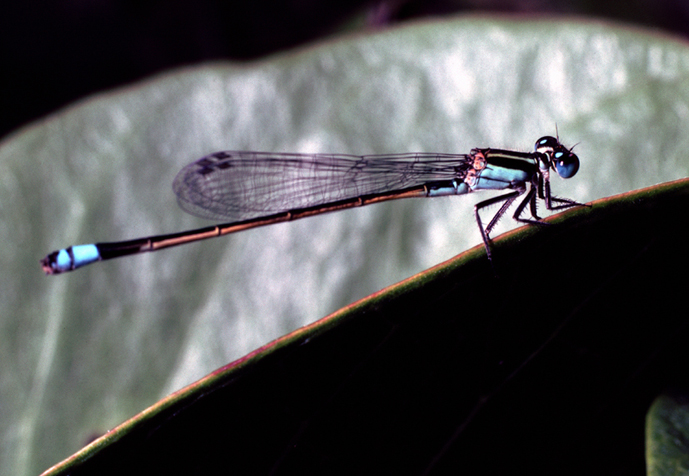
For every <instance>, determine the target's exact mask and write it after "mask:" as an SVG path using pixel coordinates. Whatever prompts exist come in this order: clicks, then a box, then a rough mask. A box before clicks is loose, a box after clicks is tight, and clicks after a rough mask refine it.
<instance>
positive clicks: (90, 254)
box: [41, 244, 101, 274]
mask: <svg viewBox="0 0 689 476" xmlns="http://www.w3.org/2000/svg"><path fill="white" fill-rule="evenodd" d="M100 259H101V256H100V252H99V251H98V247H97V246H96V245H93V244H91V245H76V246H70V247H69V248H64V249H61V250H58V251H55V252H53V253H51V254H49V255H48V256H46V257H45V259H44V260H43V261H41V264H42V265H43V269H44V270H45V271H46V272H49V273H50V274H59V273H64V272H66V271H71V270H73V269H76V268H80V267H82V266H86V265H87V264H91V263H93V262H94V261H98V260H100ZM47 268H49V269H50V271H49V270H48V269H47Z"/></svg>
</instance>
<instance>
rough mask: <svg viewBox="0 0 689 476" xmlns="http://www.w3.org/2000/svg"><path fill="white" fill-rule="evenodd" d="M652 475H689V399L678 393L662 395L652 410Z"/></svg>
mask: <svg viewBox="0 0 689 476" xmlns="http://www.w3.org/2000/svg"><path fill="white" fill-rule="evenodd" d="M646 459H647V460H648V473H647V474H648V475H649V476H668V475H677V474H689V402H687V397H686V394H684V395H682V394H681V393H678V392H671V393H665V394H663V395H661V396H659V397H658V398H657V399H656V400H655V401H654V402H653V405H652V406H651V409H650V410H649V412H648V419H647V424H646Z"/></svg>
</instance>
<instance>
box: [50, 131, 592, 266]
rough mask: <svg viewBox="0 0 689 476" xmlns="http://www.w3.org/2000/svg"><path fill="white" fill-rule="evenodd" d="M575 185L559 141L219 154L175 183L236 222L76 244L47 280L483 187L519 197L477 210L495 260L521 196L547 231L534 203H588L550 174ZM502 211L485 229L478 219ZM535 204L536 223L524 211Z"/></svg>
mask: <svg viewBox="0 0 689 476" xmlns="http://www.w3.org/2000/svg"><path fill="white" fill-rule="evenodd" d="M551 169H552V170H555V171H556V172H557V173H558V175H560V177H563V178H570V177H572V176H573V175H574V174H576V173H577V170H579V158H578V157H577V156H576V155H575V154H574V153H573V152H572V150H571V149H567V148H566V147H564V146H563V145H562V144H561V143H560V141H559V139H558V138H555V137H551V136H545V137H541V138H540V139H538V141H536V145H535V149H534V152H515V151H511V150H502V149H490V148H488V149H473V150H472V151H471V152H470V153H469V154H435V153H418V154H414V153H408V154H393V155H368V156H356V155H343V154H290V153H269V152H235V151H226V152H216V153H215V154H211V155H208V156H206V157H203V158H202V159H199V160H197V161H196V162H194V163H192V164H190V165H187V166H186V167H184V168H183V169H182V170H181V171H180V173H179V174H178V175H177V177H176V178H175V180H174V183H173V190H174V192H175V193H176V194H177V198H178V201H179V204H180V206H181V207H182V208H183V209H184V210H185V211H187V212H189V213H192V214H194V215H197V216H200V217H204V218H212V219H218V220H220V219H223V220H228V221H229V223H225V224H221V225H215V226H209V227H206V228H201V229H198V230H190V231H184V232H180V233H173V234H169V235H157V236H150V237H147V238H139V239H136V240H130V241H119V242H114V243H95V244H89V245H77V246H70V247H68V248H64V249H61V250H58V251H53V252H52V253H50V254H49V255H48V256H46V257H45V258H43V259H42V260H41V265H42V266H43V270H44V271H45V272H46V274H59V273H64V272H66V271H72V270H74V269H77V268H80V267H82V266H85V265H87V264H90V263H93V262H94V261H102V260H106V259H111V258H117V257H120V256H126V255H132V254H137V253H143V252H145V251H157V250H160V249H163V248H168V247H170V246H177V245H182V244H185V243H191V242H192V241H198V240H204V239H206V238H213V237H216V236H222V235H227V234H229V233H234V232H236V231H241V230H246V229H249V228H254V227H257V226H263V225H270V224H273V223H280V222H284V221H291V220H296V219H298V218H304V217H308V216H312V215H318V214H321V213H326V212H332V211H336V210H344V209H346V208H352V207H360V206H364V205H369V204H372V203H378V202H383V201H386V200H395V199H398V198H411V197H437V196H443V195H462V194H466V193H470V192H474V191H479V190H507V189H509V190H512V191H511V192H509V193H506V194H504V195H500V196H497V197H493V198H490V199H488V200H484V201H482V202H480V203H478V204H476V206H475V207H474V214H475V217H476V222H477V223H478V227H479V230H480V231H481V237H482V238H483V243H484V245H485V247H486V253H487V255H488V259H491V250H490V246H489V240H490V238H489V237H490V232H491V231H492V230H493V228H494V227H495V225H496V224H497V222H498V220H499V219H500V217H502V216H503V215H504V214H505V212H506V211H507V209H508V208H509V207H510V205H512V203H513V202H514V201H515V200H516V199H517V198H519V197H520V196H522V195H524V198H523V200H522V201H521V202H520V203H519V205H517V208H516V210H515V212H514V215H513V218H514V219H515V220H516V221H518V222H520V223H529V224H543V223H542V222H541V221H540V220H541V218H540V217H539V216H538V214H537V200H543V201H544V202H545V206H546V208H547V209H548V210H559V209H563V208H569V207H573V206H576V205H581V204H580V203H577V202H575V201H573V200H567V199H563V198H556V197H554V196H553V195H552V194H551V192H550V170H551ZM501 202H502V206H501V207H500V209H499V210H498V211H497V213H496V214H495V215H494V216H493V218H492V219H491V220H490V222H488V225H487V226H485V227H484V226H483V224H482V222H481V218H480V216H479V212H480V211H481V210H482V209H483V208H485V207H487V206H489V205H493V204H496V203H501ZM527 206H528V207H529V211H530V213H531V218H523V217H522V214H523V213H524V210H525V209H526V207H527Z"/></svg>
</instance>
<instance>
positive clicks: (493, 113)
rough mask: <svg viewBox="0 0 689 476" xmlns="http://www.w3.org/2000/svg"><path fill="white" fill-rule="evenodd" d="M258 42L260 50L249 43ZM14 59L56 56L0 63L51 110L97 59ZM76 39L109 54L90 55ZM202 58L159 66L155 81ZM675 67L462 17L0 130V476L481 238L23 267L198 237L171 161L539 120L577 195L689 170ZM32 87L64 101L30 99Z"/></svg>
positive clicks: (518, 26)
mask: <svg viewBox="0 0 689 476" xmlns="http://www.w3.org/2000/svg"><path fill="white" fill-rule="evenodd" d="M15 8H19V7H15ZM72 8H77V7H75V6H72ZM151 8H152V7H151ZM393 10H394V9H393ZM74 11H76V10H74ZM152 11H156V12H158V10H157V9H153V8H152ZM171 11H172V10H171ZM199 11H200V10H199ZM376 11H378V12H380V10H376ZM115 13H117V12H115ZM208 16H210V17H212V16H213V15H208ZM374 16H375V15H374ZM383 16H385V15H383ZM72 17H74V18H76V17H78V15H72ZM105 17H107V18H108V19H113V18H119V17H118V15H115V14H113V15H108V14H107V13H106V14H105ZM8 18H10V19H11V18H12V15H8V16H5V19H8ZM156 18H158V19H159V20H161V21H163V20H165V19H169V16H165V15H161V16H158V17H156ZM218 18H222V17H218ZM354 18H355V17H352V16H350V17H348V19H347V20H346V21H347V22H351V21H353V19H354ZM283 21H285V22H286V23H287V24H290V22H289V21H286V18H283ZM340 21H341V22H343V20H342V19H340ZM14 23H16V24H22V22H18V21H15V22H14ZM26 23H30V22H26ZM55 23H56V24H57V23H59V22H55ZM355 23H356V22H355ZM342 24H344V23H342ZM36 25H37V24H34V27H36ZM38 25H39V26H40V25H41V23H40V22H39V23H38ZM161 25H167V24H166V23H165V22H163V23H161ZM292 25H294V24H292ZM61 28H63V29H65V30H69V28H66V27H65V26H64V25H61ZM90 28H93V30H88V31H91V32H92V33H93V35H85V36H84V37H80V40H79V41H78V42H77V44H78V45H82V44H84V45H86V44H88V43H89V41H87V40H88V38H90V37H91V36H92V37H93V38H100V37H101V36H102V37H103V38H106V37H107V38H110V37H112V35H108V34H107V31H108V30H107V29H105V30H104V29H103V28H100V29H99V28H98V23H94V24H93V25H90ZM113 28H114V30H113V31H120V30H119V28H120V27H119V25H118V24H115V25H114V26H113ZM218 28H219V29H223V28H225V27H224V26H221V27H218ZM227 29H228V30H231V28H227ZM293 29H295V30H297V29H298V28H296V26H294V27H293ZM162 30H165V31H168V30H169V29H166V28H162ZM162 30H158V31H162ZM8 31H9V32H12V31H13V30H12V28H8V29H6V30H5V32H8ZM34 31H37V32H39V33H42V32H44V31H46V30H44V29H41V28H40V27H36V28H34ZM47 31H51V30H50V29H49V28H48V29H47ZM135 31H143V32H145V31H148V30H147V29H146V28H143V27H141V28H139V29H138V30H135ZM153 31H154V32H155V31H156V30H153ZM198 31H203V28H201V29H199V30H198ZM209 31H212V29H211V30H209ZM97 33H98V34H97ZM149 33H150V32H149ZM5 34H7V33H5ZM254 36H256V37H259V36H260V34H259V33H258V32H256V33H255V34H254V35H246V38H244V40H246V41H248V38H249V37H251V38H253V37H254ZM17 37H18V36H14V37H13V38H12V39H13V41H14V42H16V41H17V39H16V38H17ZM118 37H119V38H120V39H122V38H126V41H125V40H122V41H123V42H125V43H126V44H131V45H133V46H132V51H134V50H136V51H138V52H139V53H140V54H141V55H142V56H145V57H146V58H149V57H151V56H156V55H155V53H154V54H151V53H150V51H149V50H147V46H148V47H149V48H150V49H152V50H153V51H155V52H158V50H156V48H154V47H152V46H151V45H153V46H155V45H157V44H158V43H156V41H154V39H155V38H157V37H156V36H155V33H150V38H151V41H150V42H148V43H147V42H146V41H143V40H141V37H136V38H137V40H136V41H132V42H131V43H129V41H130V37H128V36H127V35H125V34H119V35H118ZM20 43H21V44H20V45H18V47H19V46H21V47H24V48H29V47H33V48H35V51H44V54H46V55H47V54H48V53H47V52H50V51H51V48H61V50H60V51H61V52H63V53H64V54H63V55H58V56H57V57H58V58H61V59H64V58H67V59H69V58H70V57H72V58H73V60H72V61H71V62H70V61H65V62H63V61H60V63H61V64H67V65H70V66H72V68H66V70H65V71H67V72H64V71H61V70H59V69H58V68H51V67H50V66H51V63H50V62H48V61H47V60H46V61H44V62H41V61H38V60H37V58H36V57H35V56H32V53H31V52H32V51H34V50H30V49H29V50H24V51H25V53H24V54H19V55H17V57H18V58H21V59H22V60H23V61H24V62H25V63H26V64H32V65H33V64H42V65H43V66H42V68H41V70H40V71H32V70H31V68H30V67H26V68H21V67H12V64H11V63H9V62H7V65H8V67H7V68H5V70H6V71H10V72H15V71H22V72H24V71H31V73H32V74H30V75H29V76H30V77H32V78H33V79H32V82H25V84H27V85H29V86H30V90H31V92H32V94H33V95H34V96H35V98H37V99H38V103H40V104H41V105H42V106H45V107H48V109H50V108H52V107H55V106H56V105H59V104H63V103H65V102H66V101H68V100H69V99H70V98H71V97H70V96H69V94H67V93H65V91H68V90H69V88H67V87H64V86H65V85H71V84H72V83H77V82H79V81H80V78H81V77H83V76H89V75H91V74H90V73H89V72H88V71H87V72H84V70H81V69H79V68H78V67H76V66H78V65H81V64H83V65H86V66H89V67H92V68H94V71H95V69H97V68H96V66H98V64H105V63H107V61H103V62H102V63H93V62H90V61H89V60H88V58H90V57H89V56H85V55H82V54H81V52H82V50H81V49H80V48H81V46H79V47H75V48H69V47H68V46H69V45H72V43H68V44H64V43H60V42H58V41H52V38H51V37H47V36H41V35H40V34H38V35H34V36H32V37H27V38H26V39H25V40H22V41H21V42H20ZM220 43H222V41H221V42H220ZM6 44H12V42H11V41H10V42H8V43H6ZM166 44H168V43H166ZM36 45H38V46H36ZM99 45H100V47H101V49H100V50H99V49H98V47H99ZM91 46H94V50H95V51H97V52H99V54H100V57H103V58H110V59H113V55H110V54H108V53H109V50H107V49H102V44H99V43H98V42H94V45H91ZM171 49H175V48H174V47H173V48H171ZM223 54H224V51H223V53H221V54H210V55H208V56H202V57H201V58H200V59H203V58H217V57H219V56H222V55H223ZM256 54H258V53H256ZM164 56H165V55H161V56H160V57H161V58H163V59H164ZM238 56H241V55H238ZM248 56H252V55H248ZM115 57H117V55H115ZM39 58H40V57H39ZM198 59H199V57H193V55H191V56H190V57H188V58H187V59H181V60H179V59H177V60H174V61H172V63H169V62H165V61H163V60H162V59H161V62H160V63H159V64H158V65H157V66H154V67H153V70H159V69H162V68H164V67H166V66H168V65H170V64H179V62H187V61H194V60H198ZM141 61H142V62H144V63H145V62H146V60H141ZM134 63H136V62H135V61H134ZM113 64H117V62H115V61H113ZM149 66H150V65H149ZM688 69H689V56H688V55H687V47H686V44H685V43H683V42H682V41H679V40H677V39H672V38H668V37H665V36H662V35H658V34H652V33H649V32H647V31H641V30H638V29H633V28H629V27H622V26H619V25H618V26H615V25H609V24H603V23H592V22H587V21H581V20H579V21H576V20H569V21H567V20H556V19H553V18H547V19H546V18H544V19H540V20H528V19H524V18H518V19H509V18H506V17H499V18H497V19H494V18H490V17H468V18H461V17H460V18H457V19H450V20H447V21H430V22H425V23H417V24H410V25H409V26H407V27H405V28H393V29H388V30H382V31H380V32H377V33H375V34H370V35H362V34H356V35H349V36H348V37H345V38H343V39H339V40H331V41H329V42H327V43H325V44H323V45H321V46H317V47H312V48H310V49H305V50H298V51H292V52H290V53H288V54H283V55H277V56H274V57H272V58H269V59H267V60H260V61H254V62H251V63H242V64H238V63H214V64H208V65H205V66H198V67H194V68H188V69H185V70H181V71H175V72H170V73H165V74H163V75H160V76H158V77H155V78H152V79H149V80H146V81H144V82H141V83H137V84H134V85H131V86H128V87H127V88H124V89H120V90H117V91H112V92H110V93H108V94H105V95H100V96H95V97H92V98H89V99H87V100H84V101H81V102H80V103H78V104H76V105H74V106H72V107H70V108H68V109H66V110H64V111H61V112H60V113H59V114H56V115H53V116H51V117H49V118H47V119H44V120H42V121H40V122H37V123H35V124H33V125H32V126H30V127H27V128H24V129H21V130H18V131H16V132H15V133H13V134H11V135H9V136H7V137H6V138H5V140H4V141H3V143H2V144H1V146H0V163H1V164H2V167H3V172H2V177H3V178H2V181H1V182H0V194H1V195H2V200H1V201H0V203H2V208H0V210H1V213H2V218H3V219H2V225H3V227H2V235H3V237H4V243H5V244H6V245H5V247H3V249H2V252H1V253H0V259H1V260H2V263H3V266H4V271H5V272H4V273H3V275H2V277H0V279H1V280H2V284H1V285H0V292H1V293H2V295H1V296H0V299H2V303H3V310H4V311H3V314H2V318H1V319H2V320H1V321H0V323H1V325H2V336H3V340H2V344H1V346H0V356H1V358H2V361H3V367H2V373H1V375H0V392H2V393H1V394H0V401H2V402H3V404H2V406H0V432H2V435H3V438H2V441H3V443H2V447H1V448H0V471H2V472H3V473H8V474H9V473H12V474H20V475H21V474H35V473H36V472H38V471H40V470H42V469H44V468H46V467H48V466H49V465H51V464H53V463H55V462H56V461H58V460H60V459H62V458H64V457H66V456H68V455H69V454H71V453H72V452H74V451H75V450H77V449H78V448H80V447H81V446H82V445H83V444H84V443H85V442H86V441H87V440H88V439H89V438H90V437H92V436H93V435H94V434H99V433H102V432H103V431H106V430H107V429H108V428H111V427H113V426H114V425H116V424H118V423H120V422H121V421H123V420H125V419H126V418H128V417H130V416H132V415H134V414H136V413H137V412H139V411H141V410H142V409H143V408H145V407H147V406H148V405H151V404H153V403H154V402H155V401H156V400H158V399H159V398H161V397H163V396H165V395H166V394H168V393H169V392H171V391H174V390H176V389H178V388H180V387H182V386H183V385H185V384H187V383H189V382H191V381H193V380H195V379H197V378H200V377H202V376H203V375H205V374H206V373H208V372H210V371H212V370H213V369H215V368H217V367H219V366H221V365H223V364H225V363H227V362H229V361H231V360H233V359H235V358H237V357H239V356H241V355H243V354H245V353H246V352H248V351H250V350H252V349H255V348H257V347H258V346H260V345H262V344H264V343H265V342H267V341H269V340H270V339H273V338H275V337H277V336H280V335H282V334H284V333H285V332H287V331H289V330H292V329H294V328H296V327H298V326H300V325H303V324H305V323H308V322H311V321H313V320H315V319H317V318H318V317H321V316H323V315H326V314H328V313H330V312H332V311H334V310H336V309H338V308H339V307H341V306H342V305H345V304H347V303H349V302H352V301H353V300H355V299H358V298H361V297H363V296H365V295H367V294H369V293H371V292H374V291H376V290H378V289H380V288H382V287H383V286H386V285H388V284H391V283H393V282H396V281H398V280H400V279H402V278H404V277H407V276H409V275H411V274H413V273H415V272H418V271H420V270H422V269H425V268H426V267H428V266H431V265H433V264H436V263H438V262H440V261H443V260H445V259H448V258H450V257H452V256H453V255H454V254H456V253H458V252H460V251H462V250H463V249H466V248H467V247H468V246H470V245H472V244H476V243H478V242H479V237H478V233H477V231H476V230H475V224H473V223H472V220H471V216H472V215H471V207H472V204H473V202H472V200H471V199H468V198H466V197H465V198H464V199H462V198H459V199H438V200H429V201H419V202H414V201H412V202H409V203H404V202H402V203H396V204H384V205H378V206H375V207H369V208H368V209H362V210H356V211H350V212H343V213H340V214H337V215H332V216H326V217H319V218H314V219H309V220H305V221H302V222H296V223H293V224H288V225H281V226H275V227H271V228H267V229H263V230H254V231H251V232H247V233H243V234H240V235H237V236H235V237H229V238H226V239H223V240H217V241H216V242H208V243H204V244H202V245H190V246H187V247H184V248H180V249H177V250H170V251H166V252H161V253H157V254H152V255H148V256H142V257H136V258H130V259H123V260H117V261H113V262H109V263H102V264H98V265H95V266H93V267H91V268H90V269H85V270H80V271H78V272H77V273H74V274H72V275H66V276H60V277H55V278H46V277H44V276H42V275H41V273H40V269H39V266H38V259H39V258H41V257H42V256H44V255H45V254H46V253H47V252H49V251H51V250H53V249H55V248H58V247H63V246H67V245H69V244H75V243H81V242H91V241H103V240H118V239H127V238H134V237H137V236H142V235H146V234H154V233H164V232H172V231H177V230H180V229H185V228H191V227H194V226H200V225H204V224H207V222H203V221H202V220H198V219H195V218H193V217H189V216H185V215H184V213H183V212H181V211H180V210H178V209H177V208H176V205H175V203H174V197H173V195H172V193H171V191H170V184H171V181H172V178H173V177H174V175H175V173H176V172H177V170H179V169H180V168H181V167H182V166H183V165H185V164H186V163H188V162H190V161H192V160H194V159H196V158H198V157H200V156H202V155H204V154H207V153H209V152H213V151H216V150H220V149H227V148H232V149H252V150H270V151H300V152H314V151H331V152H342V153H357V154H365V153H384V152H402V151H437V152H467V151H468V150H469V149H471V148H472V147H477V146H493V147H505V148H519V149H522V150H529V149H530V148H531V147H532V143H533V141H535V139H537V138H538V137H540V136H541V135H544V134H553V133H554V128H555V124H557V125H558V126H559V132H560V136H561V138H562V139H563V141H564V142H565V143H566V144H568V145H571V144H572V143H574V142H578V141H581V143H580V144H579V145H578V146H577V149H576V151H577V153H578V154H579V155H580V157H581V158H582V169H581V171H580V172H579V175H578V176H577V177H575V178H574V179H572V180H570V181H568V182H564V181H556V182H555V185H554V188H555V191H556V193H557V194H558V195H562V196H567V197H570V198H573V199H576V200H580V201H587V200H592V199H594V198H599V197H602V196H606V195H609V194H611V193H616V192H621V191H625V190H630V189H633V188H638V187H641V186H645V185H650V184H653V183H657V182H661V181H665V180H671V179H674V178H679V177H683V176H686V175H687V168H689V164H687V161H686V156H685V154H684V151H685V150H686V148H687V142H688V141H689V138H687V136H686V134H685V133H684V131H686V130H687V111H688V108H687V105H688V104H689V97H688V96H689V93H687V91H689V88H687V81H689V80H687V79H686V78H688V77H689V76H688V75H687V70H688ZM149 71H150V70H145V71H144V69H141V70H138V71H137V72H134V73H131V72H130V73H128V74H130V76H126V77H123V76H119V80H123V81H127V80H131V79H133V78H135V77H138V76H140V75H142V74H146V73H147V72H149ZM93 76H99V77H100V78H101V80H102V79H103V77H104V76H107V74H105V75H103V76H100V75H96V74H93ZM7 77H8V78H9V79H8V80H11V81H14V80H15V79H16V78H19V77H20V76H19V75H18V74H7ZM17 81H18V83H21V81H19V80H17ZM25 81H28V80H25ZM44 82H45V83H44ZM23 84H24V83H23ZM112 84H115V83H114V82H110V83H109V82H107V81H106V82H101V83H97V84H96V85H91V86H89V87H86V88H85V89H83V90H80V91H81V92H79V93H74V94H73V96H72V97H74V96H79V95H81V94H83V93H84V92H88V91H93V90H97V89H100V88H102V87H105V86H109V85H112ZM46 85H47V86H46ZM50 89H54V90H59V92H60V93H62V94H63V95H62V96H61V95H60V94H58V95H57V99H55V98H53V99H51V100H48V99H45V100H41V99H40V98H43V97H45V96H44V94H46V90H50ZM28 90H29V89H22V88H17V87H14V88H13V87H10V88H7V89H6V91H9V93H7V94H6V95H4V100H7V101H16V102H17V103H22V104H23V105H24V106H25V107H22V104H19V105H18V106H16V107H15V109H12V108H11V107H7V108H4V109H3V118H7V117H10V119H9V121H10V122H8V124H11V125H10V126H8V127H7V128H6V130H8V129H9V128H12V127H16V126H17V125H19V124H21V123H22V122H24V121H25V120H27V118H28V117H30V115H22V114H19V113H13V111H18V110H20V109H21V110H24V113H25V114H29V113H28V112H26V110H31V106H30V104H31V101H26V100H25V99H26V98H27V97H28V95H27V93H26V91H28ZM22 91H25V92H24V93H23V94H22ZM68 92H69V91H68ZM51 101H53V102H51ZM42 111H45V109H43V110H42ZM22 118H24V119H22ZM12 121H14V122H12ZM18 204H21V206H19V205H18ZM507 221H508V220H505V224H507ZM465 225H467V227H465ZM504 229H505V228H502V230H504ZM305 237H306V238H305Z"/></svg>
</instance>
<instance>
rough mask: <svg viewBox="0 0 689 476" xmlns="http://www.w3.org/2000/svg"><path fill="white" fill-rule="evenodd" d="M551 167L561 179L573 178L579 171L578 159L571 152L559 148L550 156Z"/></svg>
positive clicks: (561, 147)
mask: <svg viewBox="0 0 689 476" xmlns="http://www.w3.org/2000/svg"><path fill="white" fill-rule="evenodd" d="M551 160H552V166H553V168H554V169H555V170H556V171H557V174H558V175H559V176H560V177H562V178H570V177H574V175H575V174H576V173H577V171H579V157H577V155H576V154H575V153H573V152H572V151H571V150H569V149H567V148H565V147H563V146H560V147H559V148H558V149H555V151H554V152H553V154H552V156H551Z"/></svg>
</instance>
